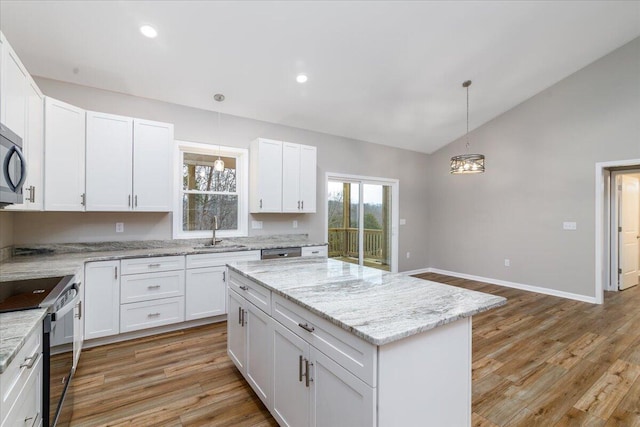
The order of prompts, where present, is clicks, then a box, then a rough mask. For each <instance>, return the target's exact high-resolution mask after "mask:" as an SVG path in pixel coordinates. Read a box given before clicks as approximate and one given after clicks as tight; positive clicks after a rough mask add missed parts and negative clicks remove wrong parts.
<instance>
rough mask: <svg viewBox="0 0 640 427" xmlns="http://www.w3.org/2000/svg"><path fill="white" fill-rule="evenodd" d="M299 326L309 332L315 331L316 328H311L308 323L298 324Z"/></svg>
mask: <svg viewBox="0 0 640 427" xmlns="http://www.w3.org/2000/svg"><path fill="white" fill-rule="evenodd" d="M298 326H300V327H301V328H302V329H304V330H305V331H307V332H313V331H315V328H314V327H313V326H309V325H308V324H307V323H305V324H302V323H298Z"/></svg>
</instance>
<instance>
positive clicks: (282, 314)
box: [272, 294, 377, 387]
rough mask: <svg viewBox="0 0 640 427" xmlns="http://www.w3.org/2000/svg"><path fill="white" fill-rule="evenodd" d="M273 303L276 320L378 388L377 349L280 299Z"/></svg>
mask: <svg viewBox="0 0 640 427" xmlns="http://www.w3.org/2000/svg"><path fill="white" fill-rule="evenodd" d="M272 300H273V306H272V316H273V318H274V319H275V320H277V321H278V322H280V323H282V324H283V325H284V326H286V327H287V328H289V329H290V330H291V331H293V332H294V333H295V334H296V335H298V336H300V337H301V338H303V339H304V340H306V341H307V342H308V343H310V344H311V345H313V346H314V347H315V348H317V349H318V350H320V351H322V352H323V353H324V354H326V355H327V356H329V357H330V358H331V359H333V360H335V361H336V362H338V363H339V364H340V365H342V366H343V367H344V368H346V369H347V370H348V371H350V372H351V373H353V374H354V375H355V376H357V377H358V378H360V379H361V380H362V381H364V382H365V383H367V384H369V385H370V386H371V387H376V366H377V351H376V346H374V345H372V344H369V343H368V342H366V341H364V340H361V339H360V338H358V337H356V336H355V335H353V334H351V333H349V332H347V331H345V330H344V329H342V328H340V327H339V326H336V325H334V324H332V323H331V322H329V321H328V320H326V319H323V318H321V317H320V316H317V315H315V314H313V313H311V312H310V311H308V310H306V309H304V308H302V307H301V306H299V305H297V304H295V303H293V302H291V301H289V300H287V299H285V298H283V297H281V296H280V295H275V294H274V295H273V297H272ZM301 325H302V326H304V328H303V327H302V326H301Z"/></svg>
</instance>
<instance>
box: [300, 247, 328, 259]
mask: <svg viewBox="0 0 640 427" xmlns="http://www.w3.org/2000/svg"><path fill="white" fill-rule="evenodd" d="M327 254H328V251H327V246H304V247H303V248H302V256H323V257H326V256H327Z"/></svg>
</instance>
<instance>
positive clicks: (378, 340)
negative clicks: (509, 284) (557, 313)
mask: <svg viewBox="0 0 640 427" xmlns="http://www.w3.org/2000/svg"><path fill="white" fill-rule="evenodd" d="M227 267H228V268H229V269H231V270H233V271H235V272H236V273H238V274H240V275H242V276H243V277H246V278H247V279H250V280H253V281H255V282H257V283H258V284H260V285H262V286H264V287H265V288H267V289H268V290H270V291H271V292H275V293H276V294H278V295H280V296H281V297H283V298H285V299H287V300H289V301H291V302H293V303H295V304H297V305H299V306H300V307H303V308H305V309H307V310H309V311H310V312H312V313H314V314H316V315H318V316H320V317H322V318H323V319H325V320H328V321H329V322H331V323H332V324H334V325H336V326H339V327H340V328H342V329H344V330H345V331H348V332H350V333H352V334H354V335H355V336H357V337H359V338H361V339H363V340H364V341H366V342H368V343H370V344H373V345H376V346H383V345H385V344H389V343H392V342H394V341H398V340H401V339H403V338H407V337H410V336H412V335H416V334H419V333H422V332H426V331H428V330H431V329H435V328H437V327H439V326H443V325H446V324H448V323H452V322H455V321H456V320H460V319H464V318H466V317H471V316H473V315H476V314H478V313H482V312H484V311H488V310H491V309H493V308H497V307H501V306H503V305H505V304H506V303H507V300H506V298H503V297H498V296H495V302H493V303H489V304H484V305H482V306H479V307H475V308H473V309H471V310H467V311H464V312H462V313H456V314H452V315H449V316H447V317H444V318H441V319H439V320H438V321H436V322H428V323H423V324H421V325H419V326H417V327H413V328H408V329H406V330H404V331H402V332H398V333H394V334H389V335H386V336H384V337H374V336H371V335H369V334H367V333H364V332H362V331H360V330H358V329H357V328H355V327H353V326H350V325H348V324H346V323H344V322H342V321H340V320H338V319H336V318H335V317H333V316H330V315H329V314H327V313H325V312H324V311H322V310H319V309H318V308H316V307H313V306H311V305H309V304H306V303H304V302H302V301H300V300H298V299H297V298H295V297H293V296H291V295H289V294H287V293H286V292H284V291H282V290H280V289H277V288H274V287H273V286H270V285H269V284H267V283H265V282H263V281H262V280H260V279H258V278H256V277H254V276H252V275H250V274H248V273H245V272H244V271H242V270H240V269H239V268H237V267H235V266H234V265H232V264H227Z"/></svg>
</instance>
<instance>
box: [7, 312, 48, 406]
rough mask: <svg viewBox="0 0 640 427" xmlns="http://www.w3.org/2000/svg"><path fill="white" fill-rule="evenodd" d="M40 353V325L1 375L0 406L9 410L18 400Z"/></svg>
mask: <svg viewBox="0 0 640 427" xmlns="http://www.w3.org/2000/svg"><path fill="white" fill-rule="evenodd" d="M41 353H42V324H41V323H40V324H39V326H38V327H37V330H35V331H33V332H32V333H31V334H30V335H29V336H28V337H27V340H26V342H25V343H24V345H23V346H22V348H21V349H20V350H19V351H18V354H16V356H15V358H14V359H13V360H12V361H11V363H9V366H7V368H6V369H5V371H4V372H3V373H2V374H1V375H2V381H0V390H1V391H0V393H1V394H0V397H1V398H2V404H1V405H0V406H2V407H3V408H5V409H6V410H8V409H9V408H11V405H12V404H13V402H14V401H15V400H16V399H17V398H18V395H19V394H20V390H22V388H23V387H24V384H25V383H26V381H27V379H28V378H29V375H30V374H31V372H32V371H33V370H34V369H36V367H35V366H34V364H35V362H36V361H37V360H38V358H39V357H40V354H41ZM21 365H22V366H21ZM36 366H38V365H36ZM5 414H6V412H5Z"/></svg>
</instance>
